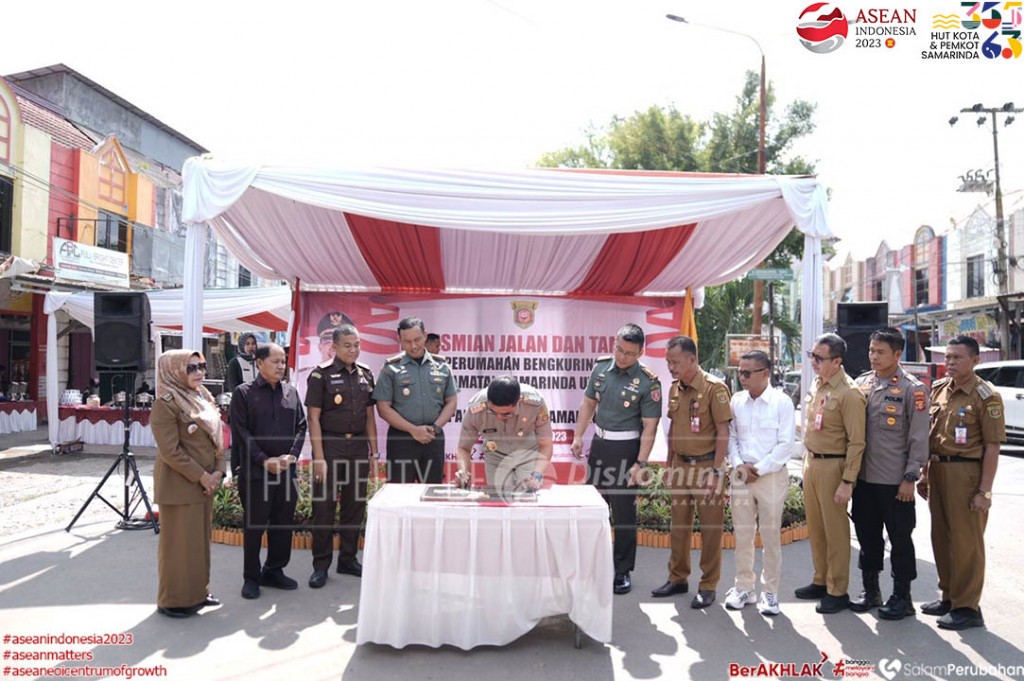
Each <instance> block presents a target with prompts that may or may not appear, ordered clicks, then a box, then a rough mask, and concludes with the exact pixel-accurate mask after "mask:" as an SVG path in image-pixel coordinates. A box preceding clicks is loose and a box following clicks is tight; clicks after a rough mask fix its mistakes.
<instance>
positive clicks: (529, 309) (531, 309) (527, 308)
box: [512, 300, 537, 329]
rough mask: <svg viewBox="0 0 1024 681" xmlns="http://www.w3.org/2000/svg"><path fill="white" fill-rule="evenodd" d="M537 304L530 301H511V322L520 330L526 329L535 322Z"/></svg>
mask: <svg viewBox="0 0 1024 681" xmlns="http://www.w3.org/2000/svg"><path fill="white" fill-rule="evenodd" d="M536 310H537V302H536V301H532V300H513V301H512V320H513V321H514V322H515V323H516V326H518V327H519V328H520V329H528V328H530V327H531V326H533V323H534V322H535V321H536Z"/></svg>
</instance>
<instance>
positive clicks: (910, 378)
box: [903, 371, 926, 388]
mask: <svg viewBox="0 0 1024 681" xmlns="http://www.w3.org/2000/svg"><path fill="white" fill-rule="evenodd" d="M903 377H904V378H905V379H907V382H908V383H910V385H912V386H914V387H915V388H925V387H926V386H925V384H924V383H923V382H922V381H921V379H920V378H918V377H917V376H915V375H914V374H911V373H907V372H906V371H904V372H903Z"/></svg>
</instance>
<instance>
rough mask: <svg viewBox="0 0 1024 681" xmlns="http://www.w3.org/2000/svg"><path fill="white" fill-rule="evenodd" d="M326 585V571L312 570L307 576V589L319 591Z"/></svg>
mask: <svg viewBox="0 0 1024 681" xmlns="http://www.w3.org/2000/svg"><path fill="white" fill-rule="evenodd" d="M326 583H327V570H314V571H313V574H311V575H310V576H309V588H310V589H319V588H320V587H322V586H323V585H324V584H326Z"/></svg>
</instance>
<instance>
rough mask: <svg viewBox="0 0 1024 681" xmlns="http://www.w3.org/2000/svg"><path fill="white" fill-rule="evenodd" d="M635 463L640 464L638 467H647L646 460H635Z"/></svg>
mask: <svg viewBox="0 0 1024 681" xmlns="http://www.w3.org/2000/svg"><path fill="white" fill-rule="evenodd" d="M635 465H637V466H640V468H647V462H646V461H637V462H636V464H635Z"/></svg>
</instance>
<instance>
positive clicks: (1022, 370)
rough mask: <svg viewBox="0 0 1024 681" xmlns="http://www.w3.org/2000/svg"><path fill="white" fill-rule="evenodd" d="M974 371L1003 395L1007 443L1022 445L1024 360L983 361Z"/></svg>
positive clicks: (1023, 427) (1023, 440)
mask: <svg viewBox="0 0 1024 681" xmlns="http://www.w3.org/2000/svg"><path fill="white" fill-rule="evenodd" d="M974 372H975V373H976V374H978V376H980V377H981V378H983V379H985V380H986V381H988V382H989V383H991V384H992V385H993V386H995V389H996V391H997V392H998V393H999V394H1000V395H1002V396H1003V412H1004V413H1005V414H1006V442H1007V444H1011V445H1024V360H1019V359H1014V360H1008V361H1006V362H983V363H981V364H979V365H978V366H976V367H975V368H974Z"/></svg>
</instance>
